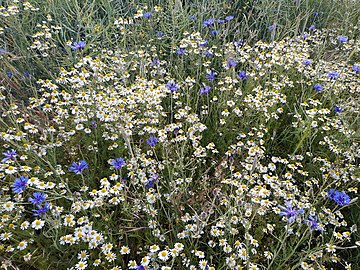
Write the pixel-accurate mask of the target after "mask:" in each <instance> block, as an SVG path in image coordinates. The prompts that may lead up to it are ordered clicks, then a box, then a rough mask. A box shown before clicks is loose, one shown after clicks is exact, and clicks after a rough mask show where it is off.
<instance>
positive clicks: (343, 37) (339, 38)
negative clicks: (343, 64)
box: [337, 36, 348, 43]
mask: <svg viewBox="0 0 360 270" xmlns="http://www.w3.org/2000/svg"><path fill="white" fill-rule="evenodd" d="M337 40H338V41H340V43H345V42H346V41H347V40H348V37H347V36H338V37H337Z"/></svg>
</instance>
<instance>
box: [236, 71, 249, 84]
mask: <svg viewBox="0 0 360 270" xmlns="http://www.w3.org/2000/svg"><path fill="white" fill-rule="evenodd" d="M238 78H239V79H240V80H241V81H246V80H247V79H248V78H249V76H248V75H246V72H245V71H243V70H242V71H240V72H239V74H238Z"/></svg>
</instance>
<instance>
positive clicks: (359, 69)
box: [352, 65, 360, 73]
mask: <svg viewBox="0 0 360 270" xmlns="http://www.w3.org/2000/svg"><path fill="white" fill-rule="evenodd" d="M352 69H353V70H354V71H355V72H356V73H359V72H360V66H359V65H353V67H352Z"/></svg>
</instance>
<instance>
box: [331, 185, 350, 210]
mask: <svg viewBox="0 0 360 270" xmlns="http://www.w3.org/2000/svg"><path fill="white" fill-rule="evenodd" d="M327 195H328V197H329V198H330V199H331V200H333V201H334V202H336V203H337V204H339V205H340V206H344V205H348V204H349V203H350V197H349V195H347V194H346V193H344V192H341V191H337V190H335V189H333V188H332V189H330V190H329V191H328V192H327Z"/></svg>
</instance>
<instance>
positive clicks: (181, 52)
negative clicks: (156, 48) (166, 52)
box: [176, 48, 186, 55]
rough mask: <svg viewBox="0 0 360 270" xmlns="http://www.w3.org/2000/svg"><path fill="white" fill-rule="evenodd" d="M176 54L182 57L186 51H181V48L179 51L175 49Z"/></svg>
mask: <svg viewBox="0 0 360 270" xmlns="http://www.w3.org/2000/svg"><path fill="white" fill-rule="evenodd" d="M176 53H177V54H178V55H182V54H185V53H186V50H185V49H183V48H180V49H177V50H176Z"/></svg>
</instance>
